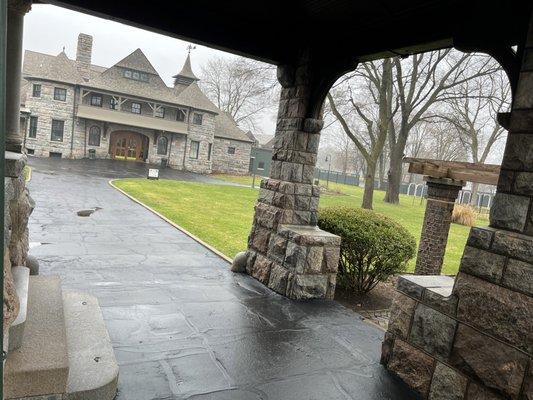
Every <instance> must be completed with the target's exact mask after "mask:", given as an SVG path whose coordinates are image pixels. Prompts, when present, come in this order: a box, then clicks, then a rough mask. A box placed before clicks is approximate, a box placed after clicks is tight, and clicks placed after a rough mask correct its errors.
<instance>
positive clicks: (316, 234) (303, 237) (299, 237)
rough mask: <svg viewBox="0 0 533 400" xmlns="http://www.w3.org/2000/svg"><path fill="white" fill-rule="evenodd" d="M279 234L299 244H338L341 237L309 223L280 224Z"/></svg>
mask: <svg viewBox="0 0 533 400" xmlns="http://www.w3.org/2000/svg"><path fill="white" fill-rule="evenodd" d="M278 232H279V234H280V235H282V236H283V237H285V238H287V239H290V240H291V241H293V242H294V243H296V244H299V245H311V246H320V245H323V246H324V245H328V246H340V244H341V238H340V237H339V236H337V235H334V234H332V233H329V232H326V231H323V230H322V229H320V228H319V227H317V226H310V225H281V226H280V227H279V231H278Z"/></svg>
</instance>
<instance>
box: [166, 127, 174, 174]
mask: <svg viewBox="0 0 533 400" xmlns="http://www.w3.org/2000/svg"><path fill="white" fill-rule="evenodd" d="M173 141H174V132H171V133H170V145H169V146H168V161H167V165H168V166H169V167H170V159H171V158H172V142H173Z"/></svg>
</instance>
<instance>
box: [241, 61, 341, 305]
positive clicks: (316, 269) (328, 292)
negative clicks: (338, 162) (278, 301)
mask: <svg viewBox="0 0 533 400" xmlns="http://www.w3.org/2000/svg"><path fill="white" fill-rule="evenodd" d="M313 72H315V76H316V75H318V74H316V71H313V70H312V69H311V67H310V65H309V63H307V62H306V61H305V60H303V59H302V61H301V62H300V63H299V65H295V66H285V67H279V68H278V80H279V82H280V83H281V85H282V87H283V88H282V90H281V98H280V102H279V111H278V121H277V126H276V134H275V143H274V151H273V155H272V166H271V171H270V178H268V179H264V180H263V181H262V182H261V189H260V193H259V199H258V201H257V204H256V206H255V215H254V221H253V226H252V231H251V233H250V236H249V240H248V251H247V254H246V272H247V273H248V274H250V275H251V276H253V277H254V278H256V279H258V280H259V281H261V282H262V283H263V284H265V285H267V286H268V287H270V288H271V289H273V290H275V291H276V292H278V293H280V294H282V295H285V296H287V297H289V298H293V299H309V298H333V294H334V291H335V281H336V273H337V264H338V259H339V245H340V238H339V237H338V236H335V235H332V234H330V233H327V232H324V231H322V230H320V229H319V228H318V227H317V226H316V225H317V211H318V200H319V188H318V187H317V186H315V185H313V178H314V171H315V164H316V158H317V151H318V144H319V140H320V130H321V128H322V125H323V121H322V120H318V119H314V118H309V116H310V115H312V114H313V113H312V112H311V110H316V109H317V106H319V105H318V104H314V103H313V102H314V101H322V100H313V99H314V98H315V97H316V96H312V93H313V90H314V88H315V87H314V86H313V82H312V79H313ZM315 93H316V92H315Z"/></svg>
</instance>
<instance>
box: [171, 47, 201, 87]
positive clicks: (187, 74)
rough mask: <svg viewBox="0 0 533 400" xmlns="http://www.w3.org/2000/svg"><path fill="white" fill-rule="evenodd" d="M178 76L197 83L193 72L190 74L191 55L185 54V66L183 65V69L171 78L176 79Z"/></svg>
mask: <svg viewBox="0 0 533 400" xmlns="http://www.w3.org/2000/svg"><path fill="white" fill-rule="evenodd" d="M178 76H184V77H185V78H189V79H194V80H195V81H198V80H199V79H198V78H197V77H196V75H194V72H192V67H191V54H190V53H189V54H187V59H186V60H185V64H183V68H182V69H181V71H180V72H179V73H178V74H176V75H174V76H173V78H176V77H178Z"/></svg>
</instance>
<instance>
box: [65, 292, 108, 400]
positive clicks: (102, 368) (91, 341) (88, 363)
mask: <svg viewBox="0 0 533 400" xmlns="http://www.w3.org/2000/svg"><path fill="white" fill-rule="evenodd" d="M63 304H64V310H65V322H66V327H67V343H68V355H69V366H70V372H69V377H68V385H67V395H66V397H65V399H66V400H111V399H113V398H114V397H115V395H116V392H117V381H118V364H117V361H116V359H115V353H114V352H113V347H112V345H111V339H110V338H109V334H108V333H107V329H106V326H105V323H104V319H103V317H102V312H101V311H100V306H99V305H98V300H97V299H96V298H95V297H93V296H91V295H89V294H87V293H80V292H74V291H65V292H64V293H63Z"/></svg>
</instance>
